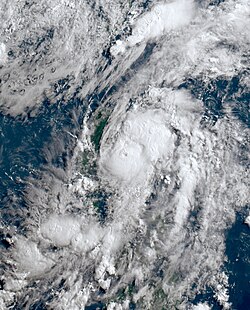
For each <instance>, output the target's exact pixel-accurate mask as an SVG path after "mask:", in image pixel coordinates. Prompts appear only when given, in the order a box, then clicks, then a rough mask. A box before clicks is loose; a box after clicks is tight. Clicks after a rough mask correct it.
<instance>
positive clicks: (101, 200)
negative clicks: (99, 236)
mask: <svg viewBox="0 0 250 310" xmlns="http://www.w3.org/2000/svg"><path fill="white" fill-rule="evenodd" d="M87 197H88V198H90V199H91V200H92V201H93V206H94V209H95V212H96V215H97V216H98V218H99V221H100V223H102V224H104V223H105V221H106V219H107V217H108V215H109V208H108V199H109V197H110V196H109V194H107V193H106V192H105V191H101V190H100V191H98V192H93V193H90V194H87Z"/></svg>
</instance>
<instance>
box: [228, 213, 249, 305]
mask: <svg viewBox="0 0 250 310" xmlns="http://www.w3.org/2000/svg"><path fill="white" fill-rule="evenodd" d="M246 216H247V213H246V212H245V213H244V212H243V213H239V214H237V217H236V221H235V223H234V225H233V226H232V228H231V229H230V230H229V231H228V234H227V239H226V255H227V257H228V262H227V263H226V265H225V268H226V270H227V274H228V276H229V301H230V302H231V303H232V309H237V310H245V309H249V305H250V285H249V284H250V228H249V227H248V226H247V225H246V224H244V220H245V218H246Z"/></svg>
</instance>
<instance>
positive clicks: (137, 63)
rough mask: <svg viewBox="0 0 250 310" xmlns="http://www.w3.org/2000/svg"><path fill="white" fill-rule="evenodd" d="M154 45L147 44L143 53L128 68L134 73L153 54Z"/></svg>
mask: <svg viewBox="0 0 250 310" xmlns="http://www.w3.org/2000/svg"><path fill="white" fill-rule="evenodd" d="M155 46H156V43H154V42H152V43H147V45H146V46H145V49H144V51H143V53H142V54H141V55H140V56H139V57H138V58H137V59H136V60H135V61H134V62H133V63H132V65H131V66H130V68H131V69H132V70H134V71H137V70H138V69H139V68H140V67H141V66H142V65H144V64H145V63H146V62H147V61H148V60H149V58H150V56H151V55H152V54H153V51H154V48H155Z"/></svg>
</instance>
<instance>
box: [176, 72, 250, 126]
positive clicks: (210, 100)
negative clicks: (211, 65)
mask: <svg viewBox="0 0 250 310" xmlns="http://www.w3.org/2000/svg"><path fill="white" fill-rule="evenodd" d="M246 74H247V72H240V73H239V74H238V75H236V76H234V77H232V78H231V79H226V78H225V77H219V78H218V79H216V80H210V81H208V82H207V81H205V80H203V79H202V77H201V78H198V79H194V78H188V79H187V80H186V81H185V82H184V83H182V84H181V85H179V87H178V88H179V89H181V88H185V89H188V90H190V92H191V93H192V95H193V96H194V97H195V98H197V99H199V100H202V102H203V104H204V108H205V112H204V115H203V122H204V121H209V122H210V123H211V124H212V125H214V124H215V123H216V122H217V120H218V119H219V118H222V117H224V116H225V112H224V111H225V109H226V108H227V107H231V108H232V113H233V114H234V115H235V116H236V117H237V118H238V119H239V120H240V121H241V122H242V123H244V124H245V125H247V126H248V127H250V92H249V89H248V88H247V87H246V86H245V85H243V84H242V83H241V79H242V78H243V77H244V76H245V75H246Z"/></svg>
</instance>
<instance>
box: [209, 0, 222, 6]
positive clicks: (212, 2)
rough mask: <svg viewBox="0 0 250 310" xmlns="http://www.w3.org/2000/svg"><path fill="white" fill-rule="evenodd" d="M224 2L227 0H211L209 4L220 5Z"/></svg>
mask: <svg viewBox="0 0 250 310" xmlns="http://www.w3.org/2000/svg"><path fill="white" fill-rule="evenodd" d="M223 2H225V0H211V1H209V6H218V5H220V4H221V3H223Z"/></svg>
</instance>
